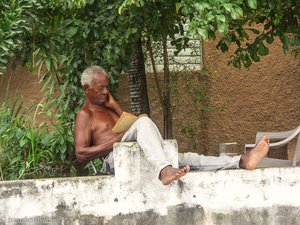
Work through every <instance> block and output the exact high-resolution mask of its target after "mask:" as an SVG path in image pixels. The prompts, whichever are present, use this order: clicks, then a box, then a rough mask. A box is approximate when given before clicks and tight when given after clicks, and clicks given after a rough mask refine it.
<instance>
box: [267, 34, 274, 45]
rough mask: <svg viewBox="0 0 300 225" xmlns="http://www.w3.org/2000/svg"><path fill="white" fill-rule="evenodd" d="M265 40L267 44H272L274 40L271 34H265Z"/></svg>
mask: <svg viewBox="0 0 300 225" xmlns="http://www.w3.org/2000/svg"><path fill="white" fill-rule="evenodd" d="M266 41H267V43H268V44H272V43H273V42H274V37H273V36H271V35H270V36H267V37H266Z"/></svg>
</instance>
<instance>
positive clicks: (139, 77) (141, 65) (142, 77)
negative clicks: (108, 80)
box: [128, 40, 150, 116]
mask: <svg viewBox="0 0 300 225" xmlns="http://www.w3.org/2000/svg"><path fill="white" fill-rule="evenodd" d="M132 47H133V52H132V54H131V57H130V61H131V65H130V68H129V71H128V82H129V91H130V100H131V111H132V113H133V114H134V115H139V114H142V113H146V114H148V116H150V107H149V99H148V92H147V80H146V73H145V62H144V55H143V50H142V42H141V40H139V41H138V42H136V43H134V44H133V45H132Z"/></svg>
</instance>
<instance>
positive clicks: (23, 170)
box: [0, 99, 75, 180]
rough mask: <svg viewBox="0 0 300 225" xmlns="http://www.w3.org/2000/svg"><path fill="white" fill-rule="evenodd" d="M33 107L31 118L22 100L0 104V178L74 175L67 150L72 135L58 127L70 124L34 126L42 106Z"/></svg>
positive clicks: (71, 160) (70, 146) (70, 156)
mask: <svg viewBox="0 0 300 225" xmlns="http://www.w3.org/2000/svg"><path fill="white" fill-rule="evenodd" d="M35 107H36V108H35V109H34V108H33V109H34V116H33V117H31V116H28V115H27V114H26V113H28V114H29V112H31V111H32V108H31V109H30V108H26V107H24V105H23V100H22V99H18V100H14V101H13V102H12V103H11V104H8V102H7V101H5V102H4V103H3V104H2V105H1V107H0V127H1V128H0V180H11V179H24V178H42V177H57V176H70V175H72V174H73V175H75V169H74V156H73V155H74V154H73V151H67V149H71V148H72V144H73V135H72V134H70V133H67V132H65V131H63V130H62V129H64V128H66V127H69V126H70V125H66V124H64V123H59V122H58V123H56V125H55V128H53V129H52V130H50V129H49V124H47V123H41V124H39V125H36V124H35V118H36V116H37V114H38V113H41V112H42V111H43V105H42V104H41V103H39V104H38V105H36V106H35ZM71 127H72V125H71Z"/></svg>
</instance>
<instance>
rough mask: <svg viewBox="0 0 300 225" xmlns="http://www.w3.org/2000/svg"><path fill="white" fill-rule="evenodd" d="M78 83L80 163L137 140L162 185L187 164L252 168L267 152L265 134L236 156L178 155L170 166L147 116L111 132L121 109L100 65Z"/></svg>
mask: <svg viewBox="0 0 300 225" xmlns="http://www.w3.org/2000/svg"><path fill="white" fill-rule="evenodd" d="M81 83H82V86H83V90H84V92H85V95H86V100H85V103H84V105H83V107H82V108H81V110H80V111H79V112H78V113H77V115H76V121H75V154H76V158H77V160H78V161H80V162H83V161H90V160H94V159H96V158H105V157H111V156H112V151H113V144H114V143H115V142H120V141H137V142H138V144H139V145H140V147H141V149H142V150H143V152H144V154H145V157H146V159H147V160H148V161H149V162H150V163H151V164H152V165H153V166H154V167H155V169H156V171H157V173H158V177H159V179H160V180H161V182H162V184H164V185H168V184H170V183H171V182H173V181H175V180H177V179H179V178H181V177H182V176H184V175H185V174H186V173H187V172H189V171H190V166H193V167H195V168H198V167H204V168H206V169H222V168H244V169H255V168H256V167H257V165H258V164H259V163H260V162H261V160H262V159H263V158H264V157H265V156H266V154H267V153H268V150H269V138H268V137H267V136H265V137H263V138H262V140H261V141H260V142H259V143H258V144H257V146H256V147H255V148H254V149H252V150H251V151H250V152H248V153H247V154H245V155H242V156H237V157H236V158H235V157H205V156H202V155H201V156H200V155H198V154H196V153H187V154H180V157H179V158H180V160H179V165H181V168H182V169H177V168H173V167H172V165H171V164H170V163H169V162H168V161H167V160H166V159H165V155H164V153H163V149H162V138H161V135H160V133H159V130H158V129H157V127H156V125H155V124H154V123H153V121H152V120H151V119H149V118H148V117H141V118H140V119H138V120H137V121H136V122H135V123H134V124H133V125H132V126H131V127H130V128H129V130H128V131H126V132H122V133H120V134H115V133H113V132H112V128H113V126H114V125H115V123H116V121H117V120H118V118H119V117H120V115H121V114H122V112H123V110H122V108H121V107H120V105H119V104H118V103H117V102H116V101H115V100H114V98H113V97H112V95H111V94H110V93H109V80H108V77H107V74H106V72H105V71H104V70H103V69H102V68H101V67H99V66H91V67H89V68H87V69H86V70H85V71H84V72H83V74H82V78H81ZM195 161H196V162H195ZM185 162H186V164H183V163H185ZM111 166H113V165H111Z"/></svg>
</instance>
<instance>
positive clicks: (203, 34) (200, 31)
mask: <svg viewBox="0 0 300 225" xmlns="http://www.w3.org/2000/svg"><path fill="white" fill-rule="evenodd" d="M198 32H199V34H200V35H201V37H202V38H203V39H204V40H205V39H206V38H207V36H208V33H207V31H206V30H204V29H202V28H199V29H198Z"/></svg>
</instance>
